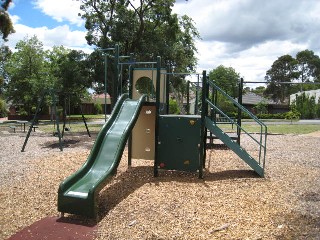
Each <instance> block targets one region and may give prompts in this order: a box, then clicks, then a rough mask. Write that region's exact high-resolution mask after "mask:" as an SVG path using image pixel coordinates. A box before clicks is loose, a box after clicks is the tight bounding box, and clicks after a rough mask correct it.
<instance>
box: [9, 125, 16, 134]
mask: <svg viewBox="0 0 320 240" xmlns="http://www.w3.org/2000/svg"><path fill="white" fill-rule="evenodd" d="M9 128H11V129H13V132H14V133H15V132H16V126H14V125H10V126H9Z"/></svg>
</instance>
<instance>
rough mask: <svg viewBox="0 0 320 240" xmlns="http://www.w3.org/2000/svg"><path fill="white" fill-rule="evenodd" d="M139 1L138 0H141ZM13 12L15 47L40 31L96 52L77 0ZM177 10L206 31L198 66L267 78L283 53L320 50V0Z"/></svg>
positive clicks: (185, 5) (22, 3)
mask: <svg viewBox="0 0 320 240" xmlns="http://www.w3.org/2000/svg"><path fill="white" fill-rule="evenodd" d="M136 1H137V0H136ZM13 2H14V4H12V6H11V7H10V9H9V13H10V15H11V16H12V19H13V21H14V27H15V30H16V33H15V34H13V35H11V36H10V37H9V42H8V43H7V44H8V45H10V46H11V47H14V46H15V44H16V42H17V41H19V40H21V39H23V38H24V37H25V36H26V35H29V36H32V35H34V34H35V35H37V36H38V38H39V39H40V40H41V41H42V42H43V43H44V46H45V47H46V48H49V47H51V46H53V45H64V46H66V47H69V48H74V49H83V50H85V51H87V52H89V51H91V49H90V47H89V46H87V44H86V41H85V39H84V36H85V29H84V27H83V24H84V22H83V20H81V19H80V18H79V17H78V11H79V2H77V1H74V0H55V1H52V0H33V1H30V0H14V1H13ZM174 11H175V12H176V13H178V14H186V15H188V16H190V17H191V18H192V19H193V20H194V22H195V25H196V27H197V29H198V30H199V32H200V35H201V40H199V41H197V48H198V59H199V60H198V71H199V72H200V71H202V70H204V69H205V70H207V71H210V70H211V69H214V68H215V67H217V66H219V65H224V66H226V67H233V68H234V69H235V70H236V71H237V72H238V73H240V75H241V76H242V77H244V78H245V80H246V81H263V80H264V76H265V73H266V71H267V70H268V69H269V68H270V67H271V65H272V63H273V62H274V61H275V60H276V59H277V58H278V57H280V56H282V55H285V54H290V55H292V56H295V54H296V53H297V52H299V51H301V50H305V49H309V50H313V51H314V52H315V53H316V54H317V55H320V41H319V39H320V31H319V29H320V14H319V12H320V1H319V0H188V1H185V0H178V1H177V3H176V4H175V7H174Z"/></svg>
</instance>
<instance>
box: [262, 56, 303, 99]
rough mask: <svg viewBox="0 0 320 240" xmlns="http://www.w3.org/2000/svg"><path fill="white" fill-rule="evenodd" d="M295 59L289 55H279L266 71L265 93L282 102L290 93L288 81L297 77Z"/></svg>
mask: <svg viewBox="0 0 320 240" xmlns="http://www.w3.org/2000/svg"><path fill="white" fill-rule="evenodd" d="M298 76H299V73H298V71H297V61H296V59H294V58H293V57H292V56H290V55H284V56H281V57H279V58H278V59H277V60H276V61H275V62H274V63H273V64H272V66H271V68H270V69H269V70H268V71H267V73H266V76H265V79H266V81H267V82H268V86H267V89H266V92H265V93H266V94H267V95H271V97H272V98H273V99H274V100H275V101H280V102H284V100H285V98H286V97H287V96H288V95H289V93H290V87H291V86H290V84H287V83H290V82H292V80H294V79H297V78H298Z"/></svg>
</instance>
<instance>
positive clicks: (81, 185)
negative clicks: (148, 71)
mask: <svg viewBox="0 0 320 240" xmlns="http://www.w3.org/2000/svg"><path fill="white" fill-rule="evenodd" d="M144 101H145V96H142V97H141V98H140V99H139V100H138V101H134V100H131V99H129V98H128V95H122V96H121V98H120V99H119V100H118V101H117V104H116V105H115V107H114V110H113V112H112V114H111V116H110V118H109V120H108V121H107V122H106V123H105V124H104V126H103V127H102V129H101V130H100V132H99V134H98V136H97V139H96V141H95V143H94V145H93V148H92V150H91V152H90V155H89V157H88V159H87V161H86V162H85V163H84V165H83V166H82V167H81V168H80V169H79V170H78V171H77V172H76V173H74V174H73V175H71V176H70V177H68V178H67V179H66V180H64V181H63V182H62V183H61V184H60V186H59V190H58V211H59V212H62V213H71V214H77V215H82V216H87V217H91V218H96V217H97V212H98V209H97V208H98V207H97V205H98V195H99V192H100V190H101V189H102V188H103V187H104V186H105V185H106V184H107V183H108V181H109V180H110V179H111V177H112V176H114V175H115V174H116V171H117V168H118V165H119V162H120V159H121V156H122V153H123V150H124V148H125V145H126V142H127V140H128V137H129V135H130V133H131V130H132V128H133V126H134V124H135V122H136V120H137V118H138V116H139V112H140V110H141V107H142V104H143V102H144Z"/></svg>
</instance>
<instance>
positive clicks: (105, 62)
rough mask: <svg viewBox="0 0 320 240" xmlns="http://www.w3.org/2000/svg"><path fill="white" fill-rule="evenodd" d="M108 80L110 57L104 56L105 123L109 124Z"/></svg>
mask: <svg viewBox="0 0 320 240" xmlns="http://www.w3.org/2000/svg"><path fill="white" fill-rule="evenodd" d="M107 78H108V55H107V53H105V54H104V122H107V95H108V93H107Z"/></svg>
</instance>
